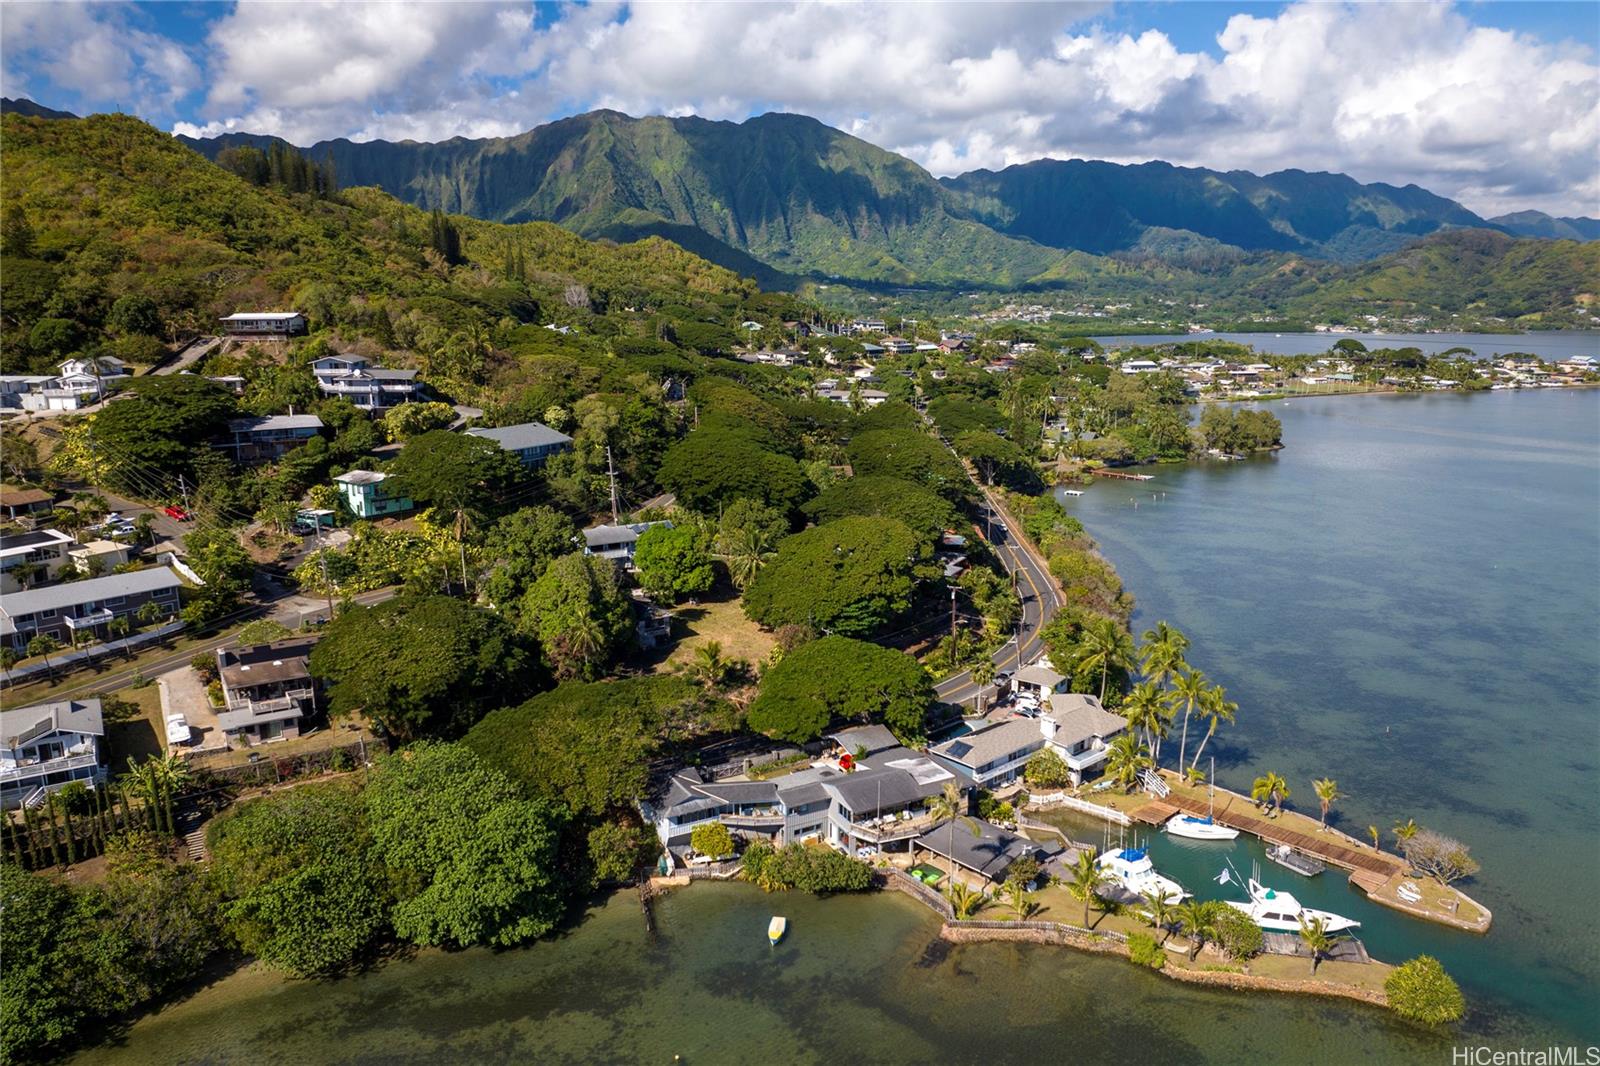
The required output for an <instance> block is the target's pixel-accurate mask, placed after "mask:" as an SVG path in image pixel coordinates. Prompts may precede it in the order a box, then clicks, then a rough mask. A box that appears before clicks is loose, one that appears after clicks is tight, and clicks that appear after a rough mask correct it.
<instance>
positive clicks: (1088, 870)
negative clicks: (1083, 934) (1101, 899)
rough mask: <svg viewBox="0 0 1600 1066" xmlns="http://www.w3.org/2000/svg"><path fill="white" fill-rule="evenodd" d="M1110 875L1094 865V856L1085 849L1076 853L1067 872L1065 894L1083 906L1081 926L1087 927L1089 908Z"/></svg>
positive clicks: (1107, 881) (1109, 878)
mask: <svg viewBox="0 0 1600 1066" xmlns="http://www.w3.org/2000/svg"><path fill="white" fill-rule="evenodd" d="M1110 880H1111V875H1110V874H1108V873H1106V872H1105V871H1104V870H1102V869H1101V868H1100V867H1099V866H1096V865H1095V861H1094V856H1093V855H1092V854H1090V853H1089V851H1088V850H1087V849H1085V850H1083V851H1080V852H1078V857H1077V859H1076V860H1075V861H1074V862H1073V864H1072V866H1071V867H1070V868H1069V869H1068V870H1067V886H1066V887H1067V894H1068V895H1070V896H1071V897H1072V898H1073V899H1075V900H1077V901H1078V902H1079V903H1082V904H1083V925H1084V928H1088V927H1089V907H1090V905H1091V904H1093V903H1094V901H1095V899H1096V898H1097V897H1098V896H1099V894H1100V889H1101V888H1103V887H1104V886H1105V885H1106V884H1108V883H1109V882H1110Z"/></svg>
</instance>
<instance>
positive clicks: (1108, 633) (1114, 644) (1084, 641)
mask: <svg viewBox="0 0 1600 1066" xmlns="http://www.w3.org/2000/svg"><path fill="white" fill-rule="evenodd" d="M1073 653H1074V654H1073V670H1074V672H1076V671H1079V670H1090V671H1093V670H1099V671H1100V699H1101V701H1102V702H1103V701H1104V700H1105V698H1106V682H1107V681H1108V680H1109V679H1110V677H1111V670H1112V668H1113V667H1116V668H1124V667H1127V666H1128V665H1129V664H1131V663H1132V662H1133V657H1134V653H1133V638H1132V637H1130V636H1129V635H1128V632H1127V630H1125V629H1123V628H1122V627H1121V626H1120V625H1118V624H1117V623H1116V621H1115V620H1114V619H1111V618H1096V619H1095V620H1094V621H1093V622H1090V623H1089V624H1088V625H1087V626H1085V627H1084V630H1083V636H1082V637H1080V638H1079V639H1078V643H1077V645H1076V646H1075V647H1074V648H1073Z"/></svg>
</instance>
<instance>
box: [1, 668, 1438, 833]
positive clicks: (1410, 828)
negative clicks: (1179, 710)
mask: <svg viewBox="0 0 1600 1066" xmlns="http://www.w3.org/2000/svg"><path fill="white" fill-rule="evenodd" d="M28 650H29V651H30V652H32V650H33V645H32V644H29V645H28ZM1421 831H1422V827H1421V826H1420V825H1418V824H1417V820H1416V819H1415V818H1407V819H1406V820H1405V821H1403V822H1396V823H1394V829H1392V830H1391V832H1393V833H1394V843H1395V847H1397V848H1404V847H1405V845H1406V841H1408V840H1410V839H1411V838H1412V837H1414V836H1416V835H1417V834H1418V833H1420V832H1421Z"/></svg>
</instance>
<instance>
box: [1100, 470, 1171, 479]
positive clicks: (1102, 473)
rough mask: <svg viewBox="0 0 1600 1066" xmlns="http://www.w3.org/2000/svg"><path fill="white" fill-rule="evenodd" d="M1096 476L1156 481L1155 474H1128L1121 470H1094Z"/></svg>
mask: <svg viewBox="0 0 1600 1066" xmlns="http://www.w3.org/2000/svg"><path fill="white" fill-rule="evenodd" d="M1091 473H1093V474H1094V476H1095V477H1114V478H1116V479H1118V480H1119V481H1154V480H1155V475H1154V474H1126V473H1123V472H1122V471H1121V470H1094V471H1091Z"/></svg>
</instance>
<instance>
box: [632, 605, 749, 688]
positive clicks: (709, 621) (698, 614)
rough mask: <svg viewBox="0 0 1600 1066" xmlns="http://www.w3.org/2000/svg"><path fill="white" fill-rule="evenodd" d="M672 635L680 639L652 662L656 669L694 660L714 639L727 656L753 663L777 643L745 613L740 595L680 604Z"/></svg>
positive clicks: (664, 670)
mask: <svg viewBox="0 0 1600 1066" xmlns="http://www.w3.org/2000/svg"><path fill="white" fill-rule="evenodd" d="M672 635H673V637H674V638H675V639H676V641H677V643H676V644H675V645H674V646H673V648H672V651H671V652H670V653H669V654H668V655H667V657H666V658H665V659H662V660H660V661H658V662H656V663H654V664H653V665H652V666H651V672H652V673H656V674H666V673H671V672H672V671H673V670H674V669H675V668H676V667H677V666H679V665H681V664H683V663H687V662H690V661H691V660H692V659H693V658H694V652H695V649H696V648H698V647H699V646H700V645H702V644H704V643H706V642H707V641H711V640H714V641H716V642H717V643H719V644H721V645H722V657H723V658H724V659H744V660H745V661H746V662H748V663H750V664H751V666H754V665H755V664H756V663H758V662H763V661H765V659H766V657H767V655H768V654H769V653H770V652H771V651H772V648H773V646H774V645H775V644H777V640H776V638H774V637H773V635H772V634H771V633H764V632H762V631H761V628H760V627H759V626H757V625H756V624H755V623H754V622H752V621H750V619H748V618H746V617H745V616H744V605H743V604H741V603H740V602H739V598H738V597H737V596H732V597H731V598H729V599H725V600H718V601H716V602H712V601H710V600H701V601H700V602H699V603H698V604H695V605H693V606H690V605H687V604H685V605H684V606H682V607H679V608H677V609H676V610H674V611H673V614H672Z"/></svg>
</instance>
